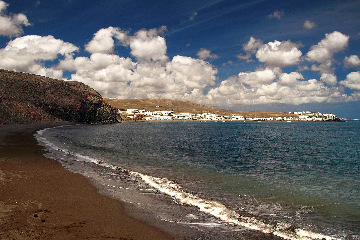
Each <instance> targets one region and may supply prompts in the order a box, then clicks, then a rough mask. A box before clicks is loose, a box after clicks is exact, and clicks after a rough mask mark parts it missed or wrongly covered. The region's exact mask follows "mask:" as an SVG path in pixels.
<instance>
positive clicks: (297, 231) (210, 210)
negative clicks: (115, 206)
mask: <svg viewBox="0 0 360 240" xmlns="http://www.w3.org/2000/svg"><path fill="white" fill-rule="evenodd" d="M54 128H58V127H54ZM48 129H51V128H48ZM48 129H43V130H40V131H38V132H37V133H36V134H35V137H36V139H37V140H38V142H39V143H40V144H41V145H43V146H45V147H47V148H48V149H49V150H50V151H52V152H53V151H55V152H57V153H58V154H59V153H60V154H61V155H64V156H68V157H71V158H72V159H74V160H75V161H80V162H88V163H94V164H97V165H99V166H102V167H105V168H109V169H112V170H119V171H122V172H124V171H126V172H128V173H129V174H130V175H131V176H133V177H135V178H138V179H141V180H142V181H143V182H144V183H146V184H147V185H148V186H149V187H151V188H153V189H155V190H157V191H159V192H161V193H163V194H166V195H168V196H170V197H171V198H172V199H173V200H174V201H175V202H176V203H178V204H183V205H189V206H194V207H197V208H198V209H199V211H201V212H204V213H206V214H209V215H211V216H213V217H216V218H218V219H220V220H221V221H223V222H224V223H228V224H233V225H236V226H239V227H242V228H246V229H252V230H256V231H261V232H263V233H271V234H273V235H275V236H279V237H282V238H284V239H291V240H298V239H301V240H311V239H326V240H331V239H337V238H334V237H331V236H326V235H323V234H319V233H315V232H312V231H308V230H305V229H301V228H295V227H293V226H292V225H290V224H287V223H281V222H278V223H272V224H268V223H264V222H262V221H260V220H258V219H256V218H255V217H245V216H241V215H240V214H238V213H237V212H235V211H233V210H231V209H229V208H227V207H226V206H225V205H223V204H222V203H219V202H217V201H211V200H206V199H202V198H200V197H198V196H196V195H194V194H192V193H189V192H187V191H185V190H184V189H183V188H182V187H181V186H180V185H179V184H177V183H175V182H173V181H171V180H169V179H167V178H158V177H154V176H150V175H146V174H143V173H140V172H135V171H131V170H126V169H123V168H120V167H119V166H114V165H112V164H108V163H106V162H104V161H100V160H98V159H95V158H92V157H89V156H85V155H82V154H78V153H73V152H71V151H69V150H67V149H66V148H64V147H60V146H58V145H56V144H54V143H52V142H50V141H49V140H48V139H46V138H45V137H44V133H45V132H46V131H47V130H48Z"/></svg>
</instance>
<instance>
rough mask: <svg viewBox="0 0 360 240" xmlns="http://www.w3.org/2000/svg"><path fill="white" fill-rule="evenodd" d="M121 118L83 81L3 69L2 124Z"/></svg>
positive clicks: (0, 73)
mask: <svg viewBox="0 0 360 240" xmlns="http://www.w3.org/2000/svg"><path fill="white" fill-rule="evenodd" d="M120 120H121V118H120V116H119V115H118V114H117V110H115V109H114V108H112V107H111V106H110V105H109V104H107V103H105V102H104V101H103V99H102V97H101V95H100V94H99V93H98V92H96V91H95V90H94V89H92V88H90V87H88V86H86V85H85V84H83V83H80V82H70V81H63V80H55V79H51V78H47V77H42V76H37V75H34V74H28V73H18V72H11V71H6V70H1V69H0V124H13V123H33V122H61V121H68V122H75V123H91V124H93V123H115V122H118V121H120Z"/></svg>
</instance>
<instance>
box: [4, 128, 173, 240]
mask: <svg viewBox="0 0 360 240" xmlns="http://www.w3.org/2000/svg"><path fill="white" fill-rule="evenodd" d="M60 125H64V123H57V124H30V125H3V126H0V150H1V151H0V228H1V232H0V238H1V239H85V238H93V239H109V238H112V239H173V237H172V236H171V235H170V234H169V233H166V232H164V231H163V230H161V229H159V228H157V227H154V226H152V225H151V224H150V223H149V222H145V221H143V220H139V219H137V218H134V217H133V216H130V215H129V214H128V213H127V210H126V208H125V206H124V204H123V203H122V202H120V201H119V200H115V199H112V198H110V197H107V196H104V195H101V194H100V193H99V190H98V189H97V188H96V187H95V186H93V184H91V182H90V181H89V179H87V178H86V177H84V176H82V175H80V174H76V173H72V172H70V171H68V170H66V169H65V168H64V167H63V166H62V165H61V164H60V163H59V162H57V161H55V160H51V159H48V158H46V157H44V155H43V154H44V152H45V151H44V148H43V147H42V146H40V145H38V143H37V141H36V139H35V137H34V136H33V134H34V133H35V132H36V131H38V130H41V129H44V128H46V127H52V126H60Z"/></svg>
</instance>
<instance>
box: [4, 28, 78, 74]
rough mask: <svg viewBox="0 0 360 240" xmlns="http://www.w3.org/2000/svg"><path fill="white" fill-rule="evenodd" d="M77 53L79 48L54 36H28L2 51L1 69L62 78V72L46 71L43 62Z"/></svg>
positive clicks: (11, 42) (8, 45)
mask: <svg viewBox="0 0 360 240" xmlns="http://www.w3.org/2000/svg"><path fill="white" fill-rule="evenodd" d="M75 51H78V47H76V46H75V45H73V44H71V43H67V42H64V41H62V40H59V39H55V38H54V37H53V36H45V37H42V36H37V35H28V36H24V37H20V38H16V39H14V40H12V41H10V42H9V43H8V44H7V46H6V47H5V48H3V49H0V68H4V69H8V70H14V71H23V72H31V73H35V74H41V75H46V76H51V77H55V78H59V77H60V78H61V77H62V72H59V71H57V70H56V71H55V70H54V69H51V70H46V69H45V67H44V66H43V61H53V60H55V59H57V58H58V57H59V55H62V56H69V55H71V54H72V53H73V52H75Z"/></svg>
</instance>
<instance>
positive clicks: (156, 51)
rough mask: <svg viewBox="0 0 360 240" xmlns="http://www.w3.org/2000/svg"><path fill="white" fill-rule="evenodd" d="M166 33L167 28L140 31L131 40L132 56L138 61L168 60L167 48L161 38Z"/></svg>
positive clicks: (163, 39)
mask: <svg viewBox="0 0 360 240" xmlns="http://www.w3.org/2000/svg"><path fill="white" fill-rule="evenodd" d="M164 31H166V27H164V26H163V27H161V28H160V29H155V28H153V29H150V30H144V29H143V30H140V31H138V32H136V33H135V34H134V36H132V37H131V38H130V48H131V54H132V55H133V56H134V57H136V59H137V60H138V61H151V60H152V61H160V62H165V61H167V60H168V57H167V56H166V51H167V46H166V41H165V38H164V37H161V36H159V34H162V33H163V32H164Z"/></svg>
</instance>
